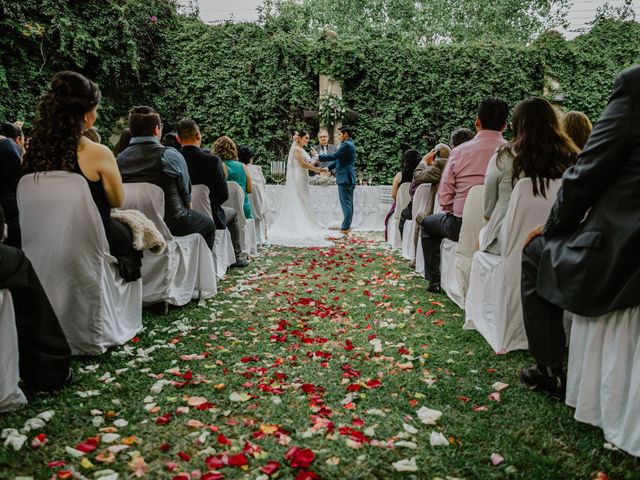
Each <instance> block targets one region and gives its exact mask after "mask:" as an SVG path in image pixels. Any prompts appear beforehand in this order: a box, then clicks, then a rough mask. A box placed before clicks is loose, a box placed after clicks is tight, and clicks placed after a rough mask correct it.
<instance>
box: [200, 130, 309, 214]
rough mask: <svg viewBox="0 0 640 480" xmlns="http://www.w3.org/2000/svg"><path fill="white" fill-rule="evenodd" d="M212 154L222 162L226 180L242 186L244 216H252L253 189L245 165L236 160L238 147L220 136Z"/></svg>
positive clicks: (227, 138) (214, 144)
mask: <svg viewBox="0 0 640 480" xmlns="http://www.w3.org/2000/svg"><path fill="white" fill-rule="evenodd" d="M296 134H297V132H296ZM213 154H214V155H217V156H219V157H220V158H221V159H222V161H223V162H224V173H225V175H226V177H227V180H228V181H230V182H236V183H237V184H238V185H240V186H241V187H242V190H243V191H244V204H243V210H244V216H245V217H246V218H253V212H252V210H251V202H250V201H249V194H250V193H251V191H252V189H253V185H252V183H251V174H250V173H249V169H248V168H247V166H246V165H243V164H242V163H240V162H239V161H238V148H237V147H236V143H235V142H234V141H233V140H231V139H230V138H229V137H226V136H223V137H220V138H218V139H217V140H216V141H215V142H214V143H213Z"/></svg>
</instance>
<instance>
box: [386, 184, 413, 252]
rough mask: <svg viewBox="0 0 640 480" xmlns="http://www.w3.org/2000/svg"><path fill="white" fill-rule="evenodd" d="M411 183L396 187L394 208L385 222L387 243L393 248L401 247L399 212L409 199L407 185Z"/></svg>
mask: <svg viewBox="0 0 640 480" xmlns="http://www.w3.org/2000/svg"><path fill="white" fill-rule="evenodd" d="M410 186H411V183H409V182H404V183H403V184H401V185H400V186H399V187H398V192H397V193H396V209H395V210H394V211H393V215H392V217H391V218H390V219H389V223H388V224H387V243H388V244H389V245H391V246H392V247H393V248H402V238H401V237H400V229H399V228H398V225H399V224H400V214H401V213H402V210H404V209H405V207H406V206H407V205H409V202H410V201H411V195H409V187H410Z"/></svg>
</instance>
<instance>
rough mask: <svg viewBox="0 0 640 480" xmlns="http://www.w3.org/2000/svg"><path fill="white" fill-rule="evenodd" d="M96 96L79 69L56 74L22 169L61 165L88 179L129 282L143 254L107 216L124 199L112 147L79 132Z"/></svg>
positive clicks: (91, 118) (89, 120) (91, 116)
mask: <svg viewBox="0 0 640 480" xmlns="http://www.w3.org/2000/svg"><path fill="white" fill-rule="evenodd" d="M100 97H101V95H100V90H99V89H98V86H97V85H96V84H95V83H93V82H92V81H91V80H88V79H87V78H85V77H84V76H82V75H80V74H79V73H76V72H68V71H67V72H58V73H56V74H55V75H54V77H53V80H52V81H51V87H50V88H49V90H47V92H45V94H44V95H43V96H42V98H41V99H40V103H39V104H38V109H37V113H36V118H35V120H34V123H33V128H32V129H31V137H30V140H29V147H28V149H27V153H26V154H25V156H24V162H23V170H24V171H25V172H26V173H38V172H48V171H52V170H64V171H67V172H72V173H77V174H79V175H82V176H83V177H84V178H85V179H86V181H87V185H88V186H89V190H90V191H91V196H92V197H93V200H94V202H95V204H96V207H97V208H98V211H99V212H100V217H101V218H102V223H103V224H104V229H105V233H106V236H107V241H108V242H109V249H110V251H111V255H113V256H114V257H115V258H116V259H117V260H118V265H119V269H120V275H121V276H122V278H123V279H124V280H126V281H133V280H137V279H139V278H140V266H141V261H142V253H141V252H138V251H136V250H134V249H133V247H132V236H131V231H130V230H129V229H128V227H126V226H125V225H123V224H121V223H119V222H116V221H114V220H112V219H111V216H110V213H111V209H112V208H118V207H121V206H122V204H123V202H124V188H123V186H122V177H121V176H120V171H119V170H118V165H117V164H116V160H115V157H114V156H113V153H111V150H109V149H108V148H107V147H106V146H104V145H101V144H98V143H94V142H92V141H90V140H89V139H87V138H85V137H83V136H82V132H83V131H85V130H86V129H89V128H91V127H92V126H93V123H94V122H95V121H96V118H97V110H98V104H99V103H100Z"/></svg>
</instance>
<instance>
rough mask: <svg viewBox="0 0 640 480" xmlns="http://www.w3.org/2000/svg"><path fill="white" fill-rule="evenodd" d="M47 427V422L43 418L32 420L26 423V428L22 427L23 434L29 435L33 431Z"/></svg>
mask: <svg viewBox="0 0 640 480" xmlns="http://www.w3.org/2000/svg"><path fill="white" fill-rule="evenodd" d="M45 425H46V423H45V421H44V420H43V419H41V418H37V417H36V418H30V419H29V420H27V421H26V422H24V427H22V430H21V432H22V433H27V432H30V431H31V430H39V429H41V428H42V427H44V426H45Z"/></svg>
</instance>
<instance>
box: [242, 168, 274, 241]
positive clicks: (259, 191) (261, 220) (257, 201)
mask: <svg viewBox="0 0 640 480" xmlns="http://www.w3.org/2000/svg"><path fill="white" fill-rule="evenodd" d="M247 167H248V169H249V173H251V183H252V185H253V191H252V192H251V193H250V194H249V201H250V202H251V208H252V209H253V218H254V221H255V224H256V241H257V242H258V245H262V244H263V243H265V241H266V240H267V215H268V211H269V209H268V207H267V192H266V185H267V182H266V180H265V178H264V175H263V174H262V167H260V166H258V165H253V164H249V165H247Z"/></svg>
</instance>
